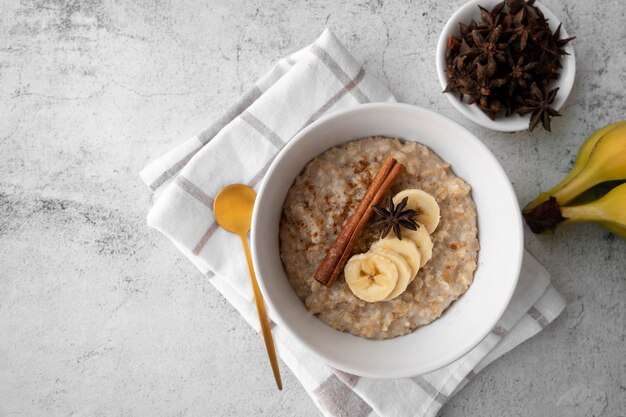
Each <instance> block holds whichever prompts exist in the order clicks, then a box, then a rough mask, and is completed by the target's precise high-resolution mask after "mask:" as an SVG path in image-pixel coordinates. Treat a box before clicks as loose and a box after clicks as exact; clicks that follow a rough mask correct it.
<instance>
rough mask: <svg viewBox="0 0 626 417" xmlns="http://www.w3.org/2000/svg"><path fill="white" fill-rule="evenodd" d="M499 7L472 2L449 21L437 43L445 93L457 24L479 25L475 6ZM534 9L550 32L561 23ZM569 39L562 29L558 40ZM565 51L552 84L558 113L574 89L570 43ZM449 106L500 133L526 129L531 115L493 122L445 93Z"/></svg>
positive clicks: (486, 0) (487, 0)
mask: <svg viewBox="0 0 626 417" xmlns="http://www.w3.org/2000/svg"><path fill="white" fill-rule="evenodd" d="M498 3H500V0H471V1H469V2H467V3H465V4H464V5H463V6H461V7H460V8H459V9H458V10H457V11H456V13H454V14H453V15H452V17H451V18H450V19H449V20H448V22H447V23H446V25H445V26H444V28H443V31H442V32H441V35H440V36H439V42H438V44H437V57H436V60H437V75H438V76H439V82H440V83H441V88H442V90H445V88H446V86H447V85H448V75H447V74H446V49H447V43H448V38H449V37H450V36H453V35H454V36H459V22H463V23H465V24H468V23H469V22H470V20H472V19H474V20H476V21H477V22H480V10H479V9H478V6H479V5H480V6H482V7H484V8H486V9H487V10H491V9H492V8H493V7H494V6H495V5H496V4H498ZM535 6H537V7H538V8H539V9H540V10H541V11H542V12H543V14H544V16H545V17H546V19H548V25H549V26H550V29H551V30H552V32H554V31H555V30H556V28H557V27H558V26H559V24H560V23H561V22H560V21H559V19H557V18H556V16H555V15H554V14H553V13H552V12H551V11H550V10H549V9H548V8H547V7H546V6H544V5H543V4H541V3H539V2H536V3H535ZM568 36H569V35H568V34H567V32H566V31H565V28H564V27H563V26H561V37H562V38H567V37H568ZM564 49H565V51H566V52H567V53H568V54H569V55H562V56H561V65H563V68H562V70H561V75H560V76H559V78H558V79H557V80H554V81H553V86H552V88H556V87H559V92H558V93H557V95H556V98H555V99H554V103H553V107H554V108H555V109H556V110H559V109H560V108H561V107H562V106H563V104H565V100H567V97H568V96H569V93H570V92H571V91H572V86H573V85H574V78H575V76H576V58H575V57H574V48H573V47H572V44H571V43H568V44H567V45H565V48H564ZM445 94H446V97H448V100H450V103H452V105H453V106H454V107H456V109H457V110H458V111H460V112H461V113H462V114H463V115H464V116H465V117H467V118H468V119H470V120H472V121H473V122H475V123H478V124H479V125H481V126H483V127H486V128H488V129H492V130H498V131H501V132H517V131H520V130H526V129H528V123H529V122H530V115H529V114H527V115H525V116H520V115H518V114H514V115H511V116H509V117H504V116H498V117H496V120H491V119H490V118H489V117H488V116H487V115H486V114H485V113H483V112H482V110H480V109H479V108H478V107H477V106H476V105H475V104H472V105H468V104H467V103H464V102H462V101H461V100H459V96H458V94H457V93H454V92H451V93H445Z"/></svg>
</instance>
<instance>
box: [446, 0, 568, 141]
mask: <svg viewBox="0 0 626 417" xmlns="http://www.w3.org/2000/svg"><path fill="white" fill-rule="evenodd" d="M472 7H473V6H472ZM542 7H543V6H542ZM478 8H479V10H480V20H479V21H478V22H476V21H474V20H471V21H469V22H459V23H458V25H459V29H458V35H456V36H455V35H452V36H450V37H449V38H448V39H447V42H446V54H445V62H446V66H445V72H446V75H447V85H446V88H445V90H444V92H445V93H450V92H451V93H455V94H457V95H458V97H459V100H460V101H461V102H463V103H465V104H468V105H472V104H474V105H476V106H477V107H478V108H479V109H480V110H481V111H482V112H483V113H485V114H486V115H487V116H488V117H489V118H490V119H491V120H496V119H497V118H499V117H508V116H510V115H513V114H519V115H520V116H524V115H526V114H528V113H532V117H531V119H530V122H529V126H528V128H529V130H531V131H532V130H533V129H534V128H535V127H536V126H537V125H538V124H539V122H541V125H542V126H543V128H544V129H545V130H547V131H550V126H551V125H550V120H551V118H552V117H555V116H560V114H559V113H558V112H557V111H556V110H555V109H554V108H552V104H553V102H554V101H555V97H556V92H557V91H559V90H558V88H557V87H558V86H559V85H558V81H559V78H560V75H561V71H562V63H561V60H562V56H563V55H566V54H567V52H566V50H565V48H564V47H565V45H567V44H568V43H569V42H570V41H571V40H572V39H574V38H573V37H567V38H561V34H562V32H563V30H562V28H561V25H559V26H558V27H557V28H556V30H555V31H554V32H552V31H551V30H550V26H549V24H548V19H546V17H545V16H544V13H543V12H542V10H541V9H540V8H539V7H538V6H537V5H536V4H535V0H505V1H503V2H501V3H498V4H497V5H495V6H494V7H493V8H492V9H491V10H488V9H486V8H484V7H482V6H478ZM546 13H548V11H547V10H546ZM548 14H549V13H548ZM561 91H562V90H561ZM557 101H558V100H557Z"/></svg>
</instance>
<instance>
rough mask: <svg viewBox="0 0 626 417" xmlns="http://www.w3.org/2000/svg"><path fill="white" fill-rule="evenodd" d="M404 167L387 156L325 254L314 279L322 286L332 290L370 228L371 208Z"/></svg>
mask: <svg viewBox="0 0 626 417" xmlns="http://www.w3.org/2000/svg"><path fill="white" fill-rule="evenodd" d="M403 168H404V167H403V166H402V164H400V163H398V162H397V161H396V160H395V159H393V158H392V157H387V158H386V159H385V161H384V162H383V164H382V166H381V167H380V170H379V171H378V173H377V174H376V176H375V177H374V179H373V180H372V183H371V184H370V186H369V187H368V188H367V190H366V191H365V195H364V196H363V199H362V200H361V201H360V203H359V205H358V206H357V208H356V209H355V211H354V213H353V214H352V216H350V218H349V219H348V221H347V223H346V225H345V226H344V228H343V229H342V230H341V232H340V233H339V235H338V236H337V238H336V239H335V241H334V242H333V244H332V246H331V248H330V249H329V250H328V252H326V255H325V256H324V259H323V260H322V262H321V263H320V265H319V266H318V267H317V271H315V279H316V280H317V281H319V282H320V283H322V284H324V285H327V286H328V287H331V286H332V285H333V284H334V283H335V280H336V279H337V276H338V275H339V274H340V273H341V271H342V270H343V267H344V265H345V263H346V262H347V260H348V257H349V256H350V252H351V251H352V248H353V247H354V244H355V243H356V240H357V238H358V237H359V235H360V234H361V232H362V231H363V229H365V226H367V222H368V221H369V219H370V218H371V216H372V213H373V210H372V206H373V205H375V204H378V202H379V201H380V200H381V199H382V197H383V196H384V195H385V194H386V193H387V192H388V191H389V189H390V188H391V184H392V183H393V181H394V180H395V179H396V178H397V176H398V175H399V174H400V172H401V171H402V169H403Z"/></svg>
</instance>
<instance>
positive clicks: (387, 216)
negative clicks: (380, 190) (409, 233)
mask: <svg viewBox="0 0 626 417" xmlns="http://www.w3.org/2000/svg"><path fill="white" fill-rule="evenodd" d="M408 201H409V198H408V197H404V198H403V199H402V201H400V203H398V205H396V206H394V204H393V199H392V198H391V195H389V196H388V197H387V201H386V208H384V207H380V206H373V207H372V209H373V210H374V212H375V213H376V214H377V215H378V217H379V218H378V219H377V220H376V221H375V222H373V223H372V226H374V227H376V226H382V230H381V233H380V238H381V239H382V238H384V237H385V236H387V235H388V234H389V232H390V231H391V230H393V232H394V233H395V235H396V236H397V237H398V239H400V240H402V228H401V227H400V226H402V227H406V228H407V229H409V230H417V228H418V227H419V225H418V224H417V222H416V221H415V220H413V219H412V217H415V216H417V215H418V212H417V211H416V210H413V209H410V210H404V208H405V207H406V204H407V202H408Z"/></svg>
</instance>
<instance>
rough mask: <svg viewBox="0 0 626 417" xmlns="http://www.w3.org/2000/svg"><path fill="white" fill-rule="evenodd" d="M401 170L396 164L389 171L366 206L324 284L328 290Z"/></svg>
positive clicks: (402, 166) (402, 167) (402, 168)
mask: <svg viewBox="0 0 626 417" xmlns="http://www.w3.org/2000/svg"><path fill="white" fill-rule="evenodd" d="M403 170H404V165H402V164H401V163H399V162H398V163H396V164H395V165H394V166H393V168H392V169H391V172H390V173H389V175H388V176H387V178H386V179H385V181H384V182H383V184H382V185H381V186H380V188H379V189H378V191H377V192H376V195H375V196H374V198H373V199H372V201H371V203H370V204H369V205H368V206H367V211H366V212H365V214H364V215H363V217H361V220H360V221H359V223H358V224H357V226H356V228H355V230H354V233H353V234H352V237H351V238H350V241H349V242H348V245H347V246H346V250H345V251H344V252H343V255H342V256H341V258H340V259H339V262H337V266H335V270H334V271H333V273H332V275H331V276H330V279H329V280H328V283H327V284H326V286H327V287H329V288H330V287H332V286H333V284H334V283H335V280H336V279H337V277H338V276H339V274H341V271H343V267H344V266H346V263H347V262H348V259H349V258H350V254H351V253H352V248H354V245H355V244H356V241H357V239H358V238H359V236H361V233H362V232H363V230H365V228H366V227H367V224H368V223H369V221H370V218H371V217H372V214H373V213H374V210H373V209H372V206H375V205H376V204H378V203H379V202H380V201H381V200H382V199H383V197H384V196H385V195H387V193H388V192H389V190H391V185H392V184H393V183H394V181H395V180H396V178H398V175H400V174H401V173H402V171H403Z"/></svg>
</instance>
